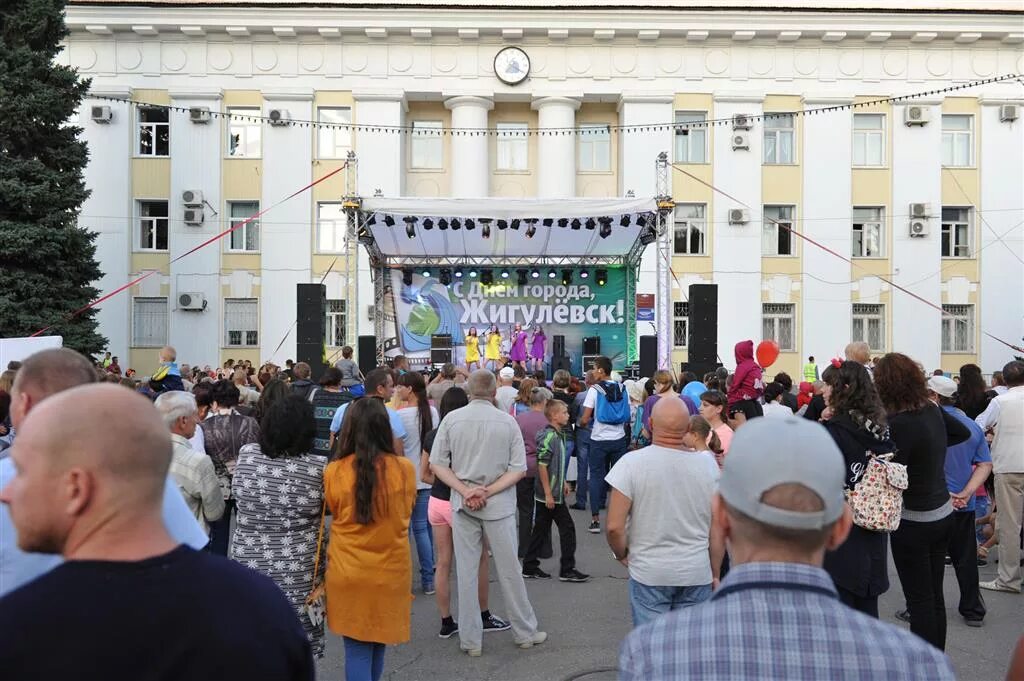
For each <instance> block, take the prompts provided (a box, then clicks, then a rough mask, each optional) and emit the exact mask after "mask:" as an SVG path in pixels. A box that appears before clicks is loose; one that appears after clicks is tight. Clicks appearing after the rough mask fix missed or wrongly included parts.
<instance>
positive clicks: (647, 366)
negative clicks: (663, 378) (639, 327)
mask: <svg viewBox="0 0 1024 681" xmlns="http://www.w3.org/2000/svg"><path fill="white" fill-rule="evenodd" d="M657 370H658V337H657V336H640V375H641V376H646V377H647V378H651V377H652V376H654V372H655V371H657Z"/></svg>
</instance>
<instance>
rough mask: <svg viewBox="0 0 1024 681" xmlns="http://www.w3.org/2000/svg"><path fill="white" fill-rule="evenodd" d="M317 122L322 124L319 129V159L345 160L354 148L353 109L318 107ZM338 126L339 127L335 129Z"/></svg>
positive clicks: (317, 133)
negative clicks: (350, 126) (351, 124)
mask: <svg viewBox="0 0 1024 681" xmlns="http://www.w3.org/2000/svg"><path fill="white" fill-rule="evenodd" d="M316 120H317V122H318V123H322V124H324V125H322V126H321V127H319V128H317V131H316V139H317V157H318V158H345V157H347V156H348V152H349V150H350V149H351V148H352V129H351V128H349V127H348V124H349V123H351V122H352V109H341V108H329V107H323V106H321V107H318V108H317V110H316ZM334 126H337V127H334Z"/></svg>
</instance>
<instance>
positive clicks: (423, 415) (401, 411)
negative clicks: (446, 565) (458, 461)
mask: <svg viewBox="0 0 1024 681" xmlns="http://www.w3.org/2000/svg"><path fill="white" fill-rule="evenodd" d="M395 396H396V397H397V398H398V399H399V400H400V403H399V407H398V409H397V411H398V417H399V418H400V419H402V425H404V426H405V432H406V433H407V436H406V438H405V439H404V440H403V444H404V446H405V452H404V453H405V458H407V459H409V462H410V463H411V464H412V465H413V466H414V467H417V466H419V464H420V452H422V451H423V444H422V443H423V442H424V440H426V439H427V434H428V433H430V431H432V430H433V429H434V428H436V427H437V424H438V421H439V420H440V419H439V418H438V416H437V410H436V409H434V408H433V407H432V406H430V402H429V401H428V399H427V384H426V382H425V381H424V380H423V375H422V374H419V373H416V372H414V371H407V372H406V373H404V374H402V375H401V376H399V377H398V383H397V384H396V387H395ZM429 501H430V483H427V482H423V481H422V480H417V481H416V508H414V509H413V511H412V528H411V532H412V536H413V540H414V541H415V542H416V554H417V556H419V561H420V583H421V585H422V587H423V593H425V594H426V595H428V596H430V595H431V594H433V593H434V536H433V534H432V533H431V532H430V523H428V522H427V505H428V502H429Z"/></svg>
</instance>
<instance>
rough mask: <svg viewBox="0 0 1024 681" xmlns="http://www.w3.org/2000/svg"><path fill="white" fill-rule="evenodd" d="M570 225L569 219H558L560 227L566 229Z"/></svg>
mask: <svg viewBox="0 0 1024 681" xmlns="http://www.w3.org/2000/svg"><path fill="white" fill-rule="evenodd" d="M568 224H569V218H558V226H559V227H565V226H566V225H568Z"/></svg>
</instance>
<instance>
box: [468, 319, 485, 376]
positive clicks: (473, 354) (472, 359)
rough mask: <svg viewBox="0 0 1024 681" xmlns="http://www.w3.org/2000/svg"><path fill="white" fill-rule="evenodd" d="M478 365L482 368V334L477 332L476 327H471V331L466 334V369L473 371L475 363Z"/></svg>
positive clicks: (478, 367)
mask: <svg viewBox="0 0 1024 681" xmlns="http://www.w3.org/2000/svg"><path fill="white" fill-rule="evenodd" d="M474 364H475V365H476V368H477V369H480V368H482V367H481V366H480V336H479V334H477V332H476V327H475V326H471V327H469V333H467V334H466V371H473V365H474Z"/></svg>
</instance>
